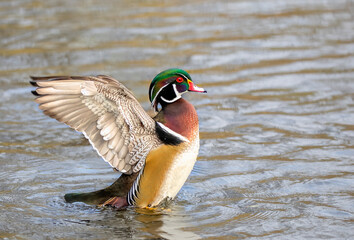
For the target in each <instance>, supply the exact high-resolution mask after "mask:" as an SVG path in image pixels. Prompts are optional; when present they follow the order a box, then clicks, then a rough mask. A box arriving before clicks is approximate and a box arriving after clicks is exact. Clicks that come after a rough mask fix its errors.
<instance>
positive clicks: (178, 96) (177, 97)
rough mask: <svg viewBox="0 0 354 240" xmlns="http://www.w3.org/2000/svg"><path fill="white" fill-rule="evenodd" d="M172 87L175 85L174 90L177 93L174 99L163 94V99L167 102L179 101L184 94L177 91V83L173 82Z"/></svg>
mask: <svg viewBox="0 0 354 240" xmlns="http://www.w3.org/2000/svg"><path fill="white" fill-rule="evenodd" d="M172 87H173V90H174V92H175V94H176V97H175V98H174V99H172V100H167V99H166V98H164V97H162V96H161V99H162V100H163V101H165V102H167V103H173V102H175V101H177V100H178V99H180V98H181V97H182V95H181V94H180V93H179V92H178V91H177V87H176V84H172Z"/></svg>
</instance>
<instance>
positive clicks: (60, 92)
mask: <svg viewBox="0 0 354 240" xmlns="http://www.w3.org/2000/svg"><path fill="white" fill-rule="evenodd" d="M32 79H33V81H31V83H32V84H33V85H34V86H36V87H38V88H37V89H36V91H34V92H33V93H34V94H35V95H37V96H38V97H37V99H36V102H37V103H39V104H40V106H39V107H40V108H41V109H42V110H43V112H44V113H45V114H46V115H48V116H50V117H53V118H55V119H57V120H58V121H60V122H64V123H66V124H67V125H69V126H70V127H72V128H74V129H75V130H77V131H80V132H82V133H83V134H84V136H85V137H86V138H88V140H89V141H90V143H91V144H92V146H93V148H94V149H95V150H96V151H97V152H98V154H99V155H100V156H101V157H102V158H103V159H104V160H105V161H106V162H108V163H109V164H110V165H111V166H112V167H113V168H114V169H116V170H118V171H120V172H122V175H121V177H120V178H119V179H117V180H116V181H115V182H114V183H113V184H112V185H111V186H109V187H107V188H105V189H103V190H99V191H95V192H92V193H74V194H67V195H65V199H66V201H68V202H75V201H83V202H87V203H95V204H103V205H111V206H113V207H116V208H121V207H124V206H127V205H134V206H137V207H141V208H149V207H154V206H158V205H159V204H160V203H161V202H163V201H164V200H165V199H173V198H174V197H175V196H176V195H177V193H178V192H179V190H180V189H181V187H182V186H183V184H184V182H185V181H186V179H187V178H188V176H189V174H190V173H191V171H192V169H193V166H194V164H195V161H196V158H197V155H198V151H199V124H198V116H197V113H196V110H195V108H194V106H193V105H192V104H191V103H189V102H188V101H186V100H184V99H183V98H182V97H181V96H182V94H183V93H185V92H187V91H194V92H205V91H204V89H202V88H198V87H197V86H195V85H194V84H193V82H192V81H191V78H190V76H189V74H188V73H186V72H185V71H183V70H181V69H169V70H166V71H163V72H161V73H159V74H158V75H157V76H156V77H155V78H154V79H153V81H152V83H151V85H150V88H149V97H150V101H151V103H152V106H153V108H154V109H155V111H157V114H156V116H155V117H154V118H151V117H150V116H148V115H147V113H146V112H145V111H144V110H143V109H142V108H141V106H140V104H139V103H138V102H137V100H136V99H135V97H134V96H133V95H132V93H131V92H130V91H129V90H128V89H126V88H125V87H124V86H123V85H122V84H121V83H119V82H118V81H117V80H115V79H113V78H111V77H108V76H103V75H102V76H96V77H81V76H78V77H34V78H32ZM159 106H160V107H161V109H158V108H159Z"/></svg>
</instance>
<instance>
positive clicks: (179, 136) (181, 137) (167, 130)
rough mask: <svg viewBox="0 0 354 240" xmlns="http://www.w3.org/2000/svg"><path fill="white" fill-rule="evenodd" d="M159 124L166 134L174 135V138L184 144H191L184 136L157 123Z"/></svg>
mask: <svg viewBox="0 0 354 240" xmlns="http://www.w3.org/2000/svg"><path fill="white" fill-rule="evenodd" d="M157 124H159V125H160V127H162V128H163V130H165V131H166V132H168V133H170V134H172V135H173V136H175V137H177V138H178V139H180V140H182V141H183V142H189V140H188V139H187V138H186V137H184V136H182V135H181V134H179V133H176V132H175V131H173V130H171V129H169V128H168V127H166V126H165V125H163V124H162V123H160V122H157Z"/></svg>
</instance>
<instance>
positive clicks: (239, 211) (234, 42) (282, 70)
mask: <svg viewBox="0 0 354 240" xmlns="http://www.w3.org/2000/svg"><path fill="white" fill-rule="evenodd" d="M353 11H354V8H353V4H352V3H351V2H350V1H345V0H339V1H274V0H267V1H262V2H259V1H253V0H252V1H234V2H230V1H217V2H215V1H202V2H190V1H189V2H188V1H178V2H177V1H169V2H164V3H161V2H156V1H144V2H141V1H119V2H111V1H105V0H103V1H102V0H101V1H96V0H94V1H86V2H82V1H80V2H73V1H46V2H38V1H23V0H16V1H8V2H2V3H0V32H1V36H2V37H1V39H0V44H1V49H0V63H1V64H0V73H1V74H0V76H1V77H0V83H1V87H0V96H1V97H2V98H1V101H0V166H1V167H0V169H1V170H0V182H1V184H0V210H1V211H0V219H2V220H0V238H25V239H41V238H44V237H49V238H84V239H114V238H122V239H126V238H133V239H137V238H165V239H176V238H182V237H183V238H189V239H199V238H218V239H219V238H240V239H244V238H251V237H253V238H266V239H275V238H276V239H277V238H280V239H283V238H285V239H293V238H300V239H307V238H316V239H317V238H326V239H327V238H335V239H347V238H350V237H351V236H352V235H353V230H352V219H353V204H352V202H353V194H352V193H353V186H354V185H353V174H352V173H353V171H354V169H353V164H352V161H353V156H354V151H353V139H354V128H353V126H354V122H353V119H354V112H353V99H354V98H353V92H354V84H353V83H354V82H353V62H354V59H353V58H354V54H353V53H354V44H353V38H354V35H353V33H354V31H353V29H352V22H353ZM169 67H181V68H183V69H186V70H188V72H190V73H191V75H192V77H193V79H194V80H195V81H196V82H198V85H201V86H203V87H205V88H208V95H206V96H202V97H200V96H192V95H191V96H187V97H188V99H189V100H190V101H191V102H192V103H193V104H194V105H195V106H196V108H197V111H198V114H199V118H200V132H201V149H200V155H199V158H198V160H199V161H198V162H197V164H196V166H195V168H194V170H193V172H192V175H191V177H190V178H189V180H188V182H187V183H186V184H185V186H184V187H183V188H182V190H181V192H180V193H179V195H178V197H177V199H176V200H175V201H174V203H173V204H172V205H171V207H170V211H167V210H166V211H163V212H148V211H145V210H139V209H137V210H136V209H132V208H128V209H126V210H124V211H115V210H112V209H110V208H99V207H95V206H91V205H85V204H80V203H73V204H68V203H65V201H64V199H63V196H64V194H65V193H68V192H85V191H86V192H89V191H94V190H98V189H102V188H104V187H107V186H109V185H110V184H111V183H112V182H114V180H115V179H116V178H117V177H118V175H117V173H115V172H112V171H111V170H110V169H109V167H108V166H107V165H106V163H104V162H103V161H101V160H100V159H98V157H97V155H96V153H95V152H94V151H93V150H92V149H91V147H90V146H89V145H88V143H87V141H86V140H85V139H84V138H83V137H82V136H80V135H79V134H76V133H75V132H74V131H72V130H70V129H68V128H67V127H65V126H63V125H61V124H58V123H57V122H55V121H54V120H52V119H49V118H47V117H46V116H44V115H43V114H42V113H41V112H40V111H39V110H38V107H37V106H36V104H35V103H34V102H33V101H32V100H33V98H32V96H31V95H30V90H31V87H30V86H29V85H28V83H27V80H28V76H29V75H48V74H49V75H51V74H53V75H58V74H109V75H112V76H114V77H116V78H118V79H120V80H121V81H122V82H124V84H125V85H126V86H128V87H129V88H131V89H133V91H134V93H135V94H136V96H137V98H138V99H139V101H140V102H141V103H142V104H143V106H144V107H146V108H147V107H149V103H148V98H147V87H148V84H149V82H150V80H151V78H152V77H154V76H155V74H156V73H157V72H159V71H161V70H162V69H166V68H169ZM9 223H16V224H9Z"/></svg>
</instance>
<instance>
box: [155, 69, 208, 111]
mask: <svg viewBox="0 0 354 240" xmlns="http://www.w3.org/2000/svg"><path fill="white" fill-rule="evenodd" d="M186 92H201V93H206V92H207V91H205V90H204V89H203V88H200V87H198V86H196V85H195V84H194V83H193V82H192V78H191V76H190V75H189V74H188V73H187V72H186V71H184V70H182V69H178V68H171V69H167V70H165V71H163V72H160V73H159V74H157V75H156V77H155V78H154V79H153V80H152V82H151V84H150V87H149V99H150V102H151V105H152V107H153V108H154V110H155V111H158V104H161V106H162V107H163V106H165V105H167V104H170V103H173V102H175V101H177V100H178V99H180V98H181V97H182V94H183V93H186Z"/></svg>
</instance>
